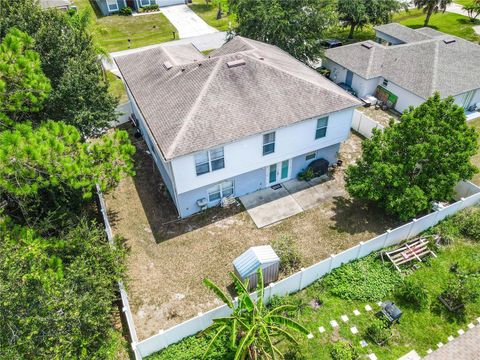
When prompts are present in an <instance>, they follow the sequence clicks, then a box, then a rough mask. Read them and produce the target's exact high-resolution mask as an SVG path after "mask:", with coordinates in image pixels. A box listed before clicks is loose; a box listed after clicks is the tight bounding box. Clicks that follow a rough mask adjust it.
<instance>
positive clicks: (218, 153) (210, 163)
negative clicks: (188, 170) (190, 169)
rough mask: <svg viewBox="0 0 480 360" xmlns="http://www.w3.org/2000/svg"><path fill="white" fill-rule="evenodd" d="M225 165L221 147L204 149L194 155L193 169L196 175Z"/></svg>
mask: <svg viewBox="0 0 480 360" xmlns="http://www.w3.org/2000/svg"><path fill="white" fill-rule="evenodd" d="M224 167H225V158H224V156H223V147H220V148H216V149H212V150H208V151H204V152H201V153H198V154H196V155H195V171H196V172H197V175H202V174H206V173H209V172H211V171H215V170H220V169H223V168H224Z"/></svg>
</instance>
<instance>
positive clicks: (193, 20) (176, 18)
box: [162, 5, 218, 39]
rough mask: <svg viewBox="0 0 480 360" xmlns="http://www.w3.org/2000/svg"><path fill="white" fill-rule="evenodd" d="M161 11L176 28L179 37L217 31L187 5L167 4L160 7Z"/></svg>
mask: <svg viewBox="0 0 480 360" xmlns="http://www.w3.org/2000/svg"><path fill="white" fill-rule="evenodd" d="M162 13H163V15H165V16H166V18H167V19H168V20H169V21H170V22H171V23H172V25H173V26H175V27H176V28H177V30H178V36H179V38H180V39H183V38H188V37H192V36H198V35H205V34H212V33H216V32H218V30H217V29H215V28H213V27H211V26H210V25H208V24H207V23H206V22H205V21H203V20H202V18H200V17H199V16H198V15H197V14H195V13H194V12H193V11H192V10H191V9H190V8H189V7H188V6H187V5H175V6H167V7H164V8H162Z"/></svg>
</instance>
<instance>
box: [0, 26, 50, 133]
mask: <svg viewBox="0 0 480 360" xmlns="http://www.w3.org/2000/svg"><path fill="white" fill-rule="evenodd" d="M32 46H33V40H32V38H31V37H29V36H28V35H27V34H26V33H24V32H21V31H20V30H18V29H15V28H12V29H11V30H10V31H9V33H8V34H7V36H5V38H4V39H3V41H2V43H1V44H0V129H1V127H5V126H9V125H12V124H13V123H14V122H15V121H22V120H24V119H25V117H27V116H28V114H31V113H33V112H38V111H40V110H41V109H42V106H43V102H44V101H45V99H46V98H47V97H48V95H49V94H50V81H49V80H48V78H47V77H46V76H45V75H44V73H43V71H42V69H41V66H40V57H39V56H38V53H37V52H35V51H32V50H31V48H32Z"/></svg>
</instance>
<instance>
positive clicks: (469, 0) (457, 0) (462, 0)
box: [454, 0, 475, 6]
mask: <svg viewBox="0 0 480 360" xmlns="http://www.w3.org/2000/svg"><path fill="white" fill-rule="evenodd" d="M474 1H475V0H455V1H454V3H457V4H459V5H462V6H465V5H470V4H471V3H473V2H474Z"/></svg>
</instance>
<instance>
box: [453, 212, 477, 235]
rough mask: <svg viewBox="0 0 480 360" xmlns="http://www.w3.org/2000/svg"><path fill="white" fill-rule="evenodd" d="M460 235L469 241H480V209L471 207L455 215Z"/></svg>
mask: <svg viewBox="0 0 480 360" xmlns="http://www.w3.org/2000/svg"><path fill="white" fill-rule="evenodd" d="M457 220H458V224H459V227H460V233H461V234H462V235H463V236H465V237H468V238H469V239H471V240H475V241H480V207H478V206H477V207H473V208H470V209H468V210H465V211H462V212H461V213H459V214H458V215H457Z"/></svg>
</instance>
